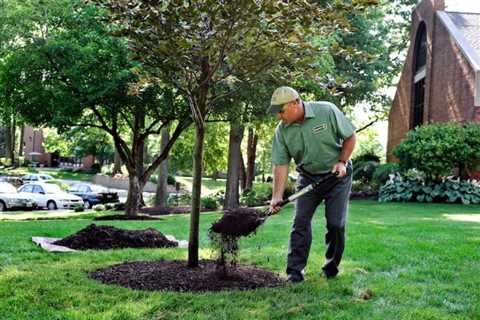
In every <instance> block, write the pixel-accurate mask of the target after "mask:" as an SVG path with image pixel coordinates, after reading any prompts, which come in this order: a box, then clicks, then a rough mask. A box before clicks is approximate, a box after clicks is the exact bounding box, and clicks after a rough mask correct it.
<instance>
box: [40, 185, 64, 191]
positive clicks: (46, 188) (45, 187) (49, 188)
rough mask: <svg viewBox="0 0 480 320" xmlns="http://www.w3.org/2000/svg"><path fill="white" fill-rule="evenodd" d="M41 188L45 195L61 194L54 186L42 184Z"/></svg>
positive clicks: (57, 187) (58, 188)
mask: <svg viewBox="0 0 480 320" xmlns="http://www.w3.org/2000/svg"><path fill="white" fill-rule="evenodd" d="M42 187H43V190H45V193H63V191H62V189H60V187H59V186H57V185H56V184H44V185H42Z"/></svg>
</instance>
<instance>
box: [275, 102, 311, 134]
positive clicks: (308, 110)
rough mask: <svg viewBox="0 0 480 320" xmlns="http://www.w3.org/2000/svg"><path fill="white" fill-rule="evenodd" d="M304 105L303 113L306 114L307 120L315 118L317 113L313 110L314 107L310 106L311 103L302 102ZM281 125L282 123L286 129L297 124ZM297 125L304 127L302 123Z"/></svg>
mask: <svg viewBox="0 0 480 320" xmlns="http://www.w3.org/2000/svg"><path fill="white" fill-rule="evenodd" d="M302 105H303V111H304V112H305V119H310V118H315V113H314V112H313V109H312V106H311V105H310V103H308V102H303V101H302ZM304 121H305V120H304ZM281 123H282V126H283V127H284V128H287V127H289V126H291V125H292V124H295V122H292V123H287V124H284V123H283V122H281ZM296 124H297V125H302V123H296Z"/></svg>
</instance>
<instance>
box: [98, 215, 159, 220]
mask: <svg viewBox="0 0 480 320" xmlns="http://www.w3.org/2000/svg"><path fill="white" fill-rule="evenodd" d="M93 220H100V221H102V220H157V221H158V220H163V219H162V218H158V217H152V216H149V215H145V214H137V215H135V216H129V215H126V214H111V215H108V216H100V217H95V218H93Z"/></svg>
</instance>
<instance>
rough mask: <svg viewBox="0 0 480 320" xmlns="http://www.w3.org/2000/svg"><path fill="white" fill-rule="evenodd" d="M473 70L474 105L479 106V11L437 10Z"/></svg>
mask: <svg viewBox="0 0 480 320" xmlns="http://www.w3.org/2000/svg"><path fill="white" fill-rule="evenodd" d="M437 16H438V17H439V18H440V21H442V23H443V24H444V26H445V27H446V28H447V30H448V31H449V33H450V35H451V36H452V37H453V39H455V41H456V43H457V45H458V47H459V48H460V50H461V51H462V53H463V55H464V56H465V58H466V59H467V61H468V62H469V64H470V65H471V66H472V68H473V70H474V72H475V93H474V94H475V106H477V107H480V13H474V12H447V11H437Z"/></svg>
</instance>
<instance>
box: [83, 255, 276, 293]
mask: <svg viewBox="0 0 480 320" xmlns="http://www.w3.org/2000/svg"><path fill="white" fill-rule="evenodd" d="M89 276H90V277H91V278H93V279H95V280H98V281H100V282H102V283H105V284H116V285H119V286H122V287H127V288H131V289H136V290H147V291H156V290H167V291H194V292H203V291H220V290H231V289H239V290H252V289H256V288H265V287H276V286H279V285H282V284H284V282H285V281H284V280H283V279H282V278H280V277H279V276H278V275H276V274H274V273H272V272H269V271H266V270H262V269H259V268H256V267H253V266H246V265H237V266H236V268H235V269H232V270H231V271H230V272H229V274H228V276H227V277H224V276H223V274H222V273H221V272H218V270H217V265H216V262H215V261H211V260H202V261H200V266H199V267H198V268H188V267H187V262H186V261H179V260H173V261H138V262H125V263H122V264H117V265H113V266H110V267H107V268H104V269H98V270H96V271H93V272H90V273H89Z"/></svg>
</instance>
